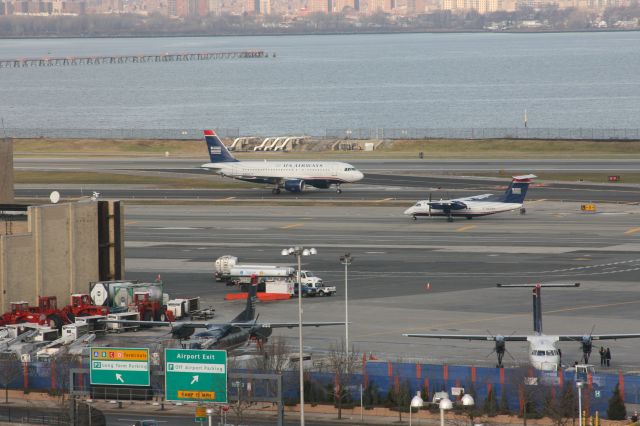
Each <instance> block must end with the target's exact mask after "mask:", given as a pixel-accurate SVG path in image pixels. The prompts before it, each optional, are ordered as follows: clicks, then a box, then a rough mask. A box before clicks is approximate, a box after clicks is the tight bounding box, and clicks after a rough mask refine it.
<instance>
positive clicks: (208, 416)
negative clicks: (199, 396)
mask: <svg viewBox="0 0 640 426" xmlns="http://www.w3.org/2000/svg"><path fill="white" fill-rule="evenodd" d="M212 415H213V408H207V418H208V419H209V426H212V425H213V423H212V420H211V416H212Z"/></svg>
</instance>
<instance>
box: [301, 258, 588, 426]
mask: <svg viewBox="0 0 640 426" xmlns="http://www.w3.org/2000/svg"><path fill="white" fill-rule="evenodd" d="M296 249H297V250H296V257H297V258H298V342H299V346H300V347H299V349H300V353H299V355H300V357H299V358H298V367H299V370H300V426H304V368H303V362H302V278H301V272H300V269H301V268H302V253H301V250H300V248H299V247H296ZM581 426H582V425H581Z"/></svg>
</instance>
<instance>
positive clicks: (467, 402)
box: [461, 393, 476, 426]
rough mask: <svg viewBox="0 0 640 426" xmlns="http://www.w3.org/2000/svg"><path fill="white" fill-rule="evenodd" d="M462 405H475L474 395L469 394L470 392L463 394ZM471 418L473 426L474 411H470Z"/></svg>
mask: <svg viewBox="0 0 640 426" xmlns="http://www.w3.org/2000/svg"><path fill="white" fill-rule="evenodd" d="M461 401H462V405H463V406H464V407H473V406H474V405H475V403H476V402H475V401H474V400H473V397H472V396H471V395H469V394H468V393H465V394H464V395H463V396H462V400H461ZM469 420H471V426H473V413H472V412H469Z"/></svg>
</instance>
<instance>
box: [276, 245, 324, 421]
mask: <svg viewBox="0 0 640 426" xmlns="http://www.w3.org/2000/svg"><path fill="white" fill-rule="evenodd" d="M317 253H318V252H317V250H316V249H315V248H310V249H305V248H303V247H299V246H295V247H290V248H288V249H284V250H282V252H281V254H282V255H283V256H286V255H293V256H296V260H297V261H298V273H297V276H298V283H297V285H298V345H299V358H298V367H299V370H300V426H304V367H303V359H302V357H303V354H302V282H301V281H302V276H301V269H302V256H309V255H312V254H317Z"/></svg>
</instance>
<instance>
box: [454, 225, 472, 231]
mask: <svg viewBox="0 0 640 426" xmlns="http://www.w3.org/2000/svg"><path fill="white" fill-rule="evenodd" d="M475 227H476V225H467V226H463V227H462V228H458V229H456V232H464V231H468V230H469V229H473V228H475Z"/></svg>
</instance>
